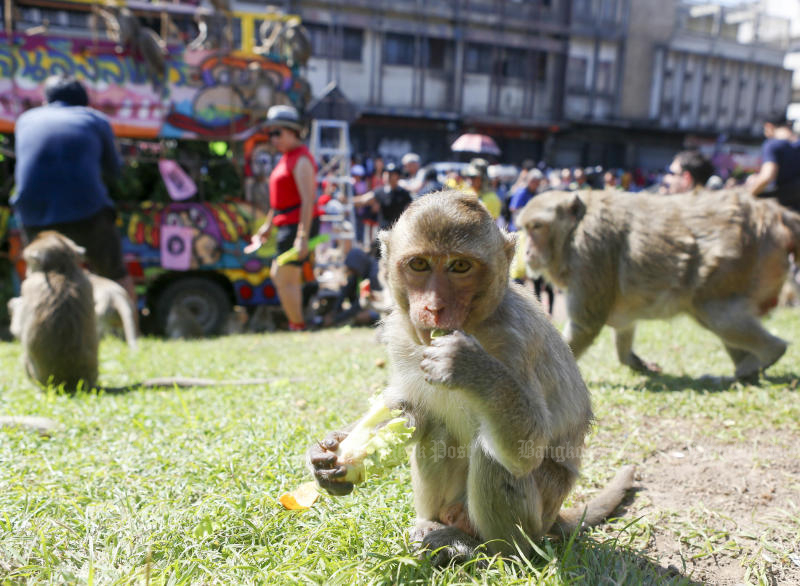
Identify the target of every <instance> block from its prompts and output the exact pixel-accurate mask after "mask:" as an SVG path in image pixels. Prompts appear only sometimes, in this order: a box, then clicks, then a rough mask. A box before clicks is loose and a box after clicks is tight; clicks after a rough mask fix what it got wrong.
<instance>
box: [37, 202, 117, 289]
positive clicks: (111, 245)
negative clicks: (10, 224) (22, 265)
mask: <svg viewBox="0 0 800 586" xmlns="http://www.w3.org/2000/svg"><path fill="white" fill-rule="evenodd" d="M45 230H55V231H56V232H60V233H61V234H63V235H64V236H66V237H67V238H69V239H70V240H72V241H73V242H75V244H77V245H78V246H83V247H84V248H85V249H86V260H87V262H88V265H89V270H90V271H92V272H93V273H95V274H97V275H100V276H101V277H106V278H107V279H111V280H112V281H119V280H120V279H122V278H123V277H126V276H127V275H128V269H127V268H126V267H125V262H124V261H123V260H122V239H121V238H120V235H119V230H118V229H117V212H115V211H114V210H113V209H112V208H103V209H102V210H100V211H99V212H97V213H96V214H95V215H94V216H91V217H89V218H86V219H84V220H78V221H76V222H63V223H60V224H51V225H49V226H28V227H23V229H22V232H23V237H24V238H25V241H26V242H31V241H32V240H33V239H34V238H36V235H37V234H39V232H44V231H45Z"/></svg>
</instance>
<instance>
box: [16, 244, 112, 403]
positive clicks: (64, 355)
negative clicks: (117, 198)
mask: <svg viewBox="0 0 800 586" xmlns="http://www.w3.org/2000/svg"><path fill="white" fill-rule="evenodd" d="M83 253H84V249H83V248H81V247H80V246H78V245H77V244H75V243H74V242H73V241H72V240H70V239H69V238H67V237H65V236H63V235H61V234H59V233H58V232H53V231H45V232H42V233H40V234H39V235H38V236H37V237H36V239H34V241H33V242H31V243H30V244H29V245H28V246H26V247H25V249H24V250H23V253H22V255H23V258H24V259H25V263H26V264H27V275H26V277H25V280H24V281H23V282H22V287H21V295H20V297H19V300H18V301H16V302H15V305H14V308H13V316H12V329H13V330H14V333H15V335H17V336H18V337H19V339H20V340H21V342H22V347H23V350H24V360H25V370H26V371H27V373H28V375H29V376H30V377H31V378H32V379H33V380H35V381H36V382H38V383H39V384H41V385H47V384H48V382H52V383H53V384H54V385H56V386H58V385H62V384H63V385H64V389H65V390H67V391H74V390H76V389H77V388H78V386H79V384H83V385H84V388H87V389H88V388H92V387H93V386H94V383H95V381H96V380H97V346H98V339H97V321H96V318H95V313H94V300H93V297H92V285H91V283H90V282H89V278H88V277H87V275H86V273H85V272H84V270H83V269H82V268H81V266H80V264H79V263H80V261H81V258H82V256H83ZM81 381H82V382H81Z"/></svg>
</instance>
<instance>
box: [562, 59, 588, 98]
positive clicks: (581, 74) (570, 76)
mask: <svg viewBox="0 0 800 586" xmlns="http://www.w3.org/2000/svg"><path fill="white" fill-rule="evenodd" d="M588 70H589V60H588V59H586V58H585V57H570V58H569V62H568V63H567V88H569V89H571V90H578V91H584V90H586V85H587V84H586V76H587V72H588Z"/></svg>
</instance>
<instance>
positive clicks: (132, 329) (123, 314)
mask: <svg viewBox="0 0 800 586" xmlns="http://www.w3.org/2000/svg"><path fill="white" fill-rule="evenodd" d="M112 303H113V304H114V310H115V311H116V312H117V313H118V314H119V318H120V319H121V320H122V330H123V331H124V332H125V341H126V342H127V343H128V348H130V349H131V350H136V323H135V322H134V318H133V312H134V311H136V309H134V307H133V303H131V302H130V300H129V299H128V296H127V295H125V297H122V296H121V295H115V296H114V298H113V300H112Z"/></svg>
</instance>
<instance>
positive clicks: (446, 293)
mask: <svg viewBox="0 0 800 586" xmlns="http://www.w3.org/2000/svg"><path fill="white" fill-rule="evenodd" d="M397 268H398V273H399V274H398V276H399V278H400V281H401V283H402V284H401V286H402V288H403V290H405V291H406V294H407V299H408V306H409V307H408V317H409V319H410V320H411V323H412V325H413V326H414V329H415V330H416V333H417V336H418V337H419V339H420V341H421V342H422V343H424V344H429V343H430V341H431V330H433V329H441V330H464V329H466V328H468V327H469V324H470V316H471V315H472V313H473V309H474V305H475V301H476V299H478V298H479V293H480V292H481V290H482V289H483V287H482V285H483V282H484V279H485V277H486V268H485V266H484V265H483V263H482V262H481V261H480V260H478V259H476V258H473V257H470V256H466V255H452V256H451V255H439V254H427V255H426V254H419V255H412V256H408V257H406V258H404V259H402V260H401V261H400V262H399V266H398V267H397Z"/></svg>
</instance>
